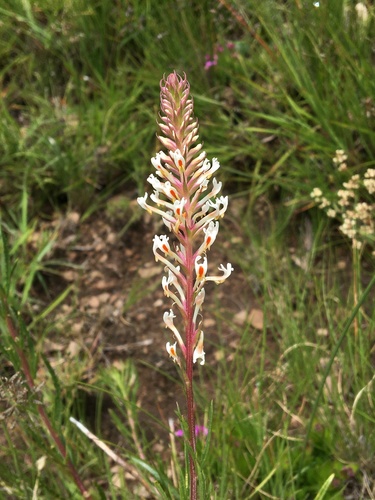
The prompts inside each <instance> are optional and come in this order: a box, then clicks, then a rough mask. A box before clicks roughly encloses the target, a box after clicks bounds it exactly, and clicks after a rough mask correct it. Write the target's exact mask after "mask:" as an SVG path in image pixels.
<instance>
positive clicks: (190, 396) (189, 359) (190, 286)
mask: <svg viewBox="0 0 375 500" xmlns="http://www.w3.org/2000/svg"><path fill="white" fill-rule="evenodd" d="M186 267H187V269H186V278H187V279H186V307H187V311H186V313H187V314H186V316H187V319H186V378H185V383H186V403H187V419H188V427H189V442H190V447H191V450H190V454H189V471H190V499H191V500H196V498H197V472H196V469H195V462H194V458H195V457H194V456H195V452H196V443H195V405H194V386H193V351H194V334H195V328H194V320H193V315H194V297H193V295H194V262H193V245H192V241H191V238H187V243H186Z"/></svg>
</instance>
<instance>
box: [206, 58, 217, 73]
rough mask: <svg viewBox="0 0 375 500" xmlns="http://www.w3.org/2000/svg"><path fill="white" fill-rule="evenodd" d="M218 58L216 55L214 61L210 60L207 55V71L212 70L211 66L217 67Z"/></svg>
mask: <svg viewBox="0 0 375 500" xmlns="http://www.w3.org/2000/svg"><path fill="white" fill-rule="evenodd" d="M217 60H218V56H217V54H214V56H213V59H210V56H209V55H206V63H205V65H204V69H205V70H206V71H207V70H209V69H210V68H211V66H216V65H217Z"/></svg>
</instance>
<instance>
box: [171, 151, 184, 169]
mask: <svg viewBox="0 0 375 500" xmlns="http://www.w3.org/2000/svg"><path fill="white" fill-rule="evenodd" d="M169 154H170V155H171V158H172V159H173V161H174V163H175V165H176V167H177V168H178V170H180V171H183V170H185V158H184V157H183V156H182V154H181V151H180V150H179V149H176V151H169Z"/></svg>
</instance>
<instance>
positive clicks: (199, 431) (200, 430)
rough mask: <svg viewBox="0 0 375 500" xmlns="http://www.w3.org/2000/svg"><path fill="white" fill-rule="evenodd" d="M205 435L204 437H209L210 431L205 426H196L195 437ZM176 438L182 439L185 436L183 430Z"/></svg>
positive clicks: (180, 430) (179, 430) (177, 433)
mask: <svg viewBox="0 0 375 500" xmlns="http://www.w3.org/2000/svg"><path fill="white" fill-rule="evenodd" d="M199 434H203V436H207V434H208V429H207V427H205V426H204V425H196V426H195V435H196V436H198V435H199ZM174 435H175V436H177V437H182V436H183V435H184V431H183V430H182V429H178V430H177V431H176V432H175V433H174Z"/></svg>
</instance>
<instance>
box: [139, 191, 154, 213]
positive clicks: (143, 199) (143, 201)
mask: <svg viewBox="0 0 375 500" xmlns="http://www.w3.org/2000/svg"><path fill="white" fill-rule="evenodd" d="M147 197H148V194H147V193H145V195H144V196H139V197H138V198H137V202H138V204H139V205H140V206H141V207H142V208H143V209H144V210H147V212H148V213H149V214H151V213H152V210H151V208H150V207H149V206H148V205H147V203H146V200H147Z"/></svg>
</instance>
